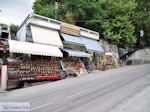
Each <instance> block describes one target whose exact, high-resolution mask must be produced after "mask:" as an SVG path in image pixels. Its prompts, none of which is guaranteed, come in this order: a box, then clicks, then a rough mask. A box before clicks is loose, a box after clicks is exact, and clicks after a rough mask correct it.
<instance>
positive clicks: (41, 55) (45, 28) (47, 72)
mask: <svg viewBox="0 0 150 112" xmlns="http://www.w3.org/2000/svg"><path fill="white" fill-rule="evenodd" d="M40 18H41V17H40V16H38V15H32V16H31V17H29V18H27V19H26V20H25V21H24V22H23V24H22V25H21V27H20V28H19V30H18V33H17V38H18V40H19V41H16V40H9V41H8V42H9V49H10V52H11V53H20V54H22V56H21V57H22V58H21V59H20V60H16V61H17V62H8V80H9V81H27V80H45V79H60V78H62V77H63V76H62V73H61V68H60V66H59V62H58V61H59V59H60V58H62V57H63V54H62V52H61V50H60V48H63V44H62V41H61V39H60V36H59V32H58V31H59V29H60V25H59V23H58V22H57V21H55V20H53V21H52V20H50V19H48V18H41V19H40ZM50 21H52V22H50Z"/></svg>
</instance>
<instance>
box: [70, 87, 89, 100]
mask: <svg viewBox="0 0 150 112" xmlns="http://www.w3.org/2000/svg"><path fill="white" fill-rule="evenodd" d="M90 90H91V89H87V90H83V91H80V92H78V93H75V94H73V95H70V96H68V97H67V98H72V97H76V96H78V95H81V94H83V93H86V92H88V91H90Z"/></svg>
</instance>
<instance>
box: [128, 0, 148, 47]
mask: <svg viewBox="0 0 150 112" xmlns="http://www.w3.org/2000/svg"><path fill="white" fill-rule="evenodd" d="M136 2H137V6H136V8H135V10H134V12H133V13H132V14H131V20H132V22H133V24H134V26H135V36H136V38H137V43H136V46H137V47H138V48H141V46H150V1H149V0H136ZM141 30H142V31H144V35H143V37H142V36H140V31H141Z"/></svg>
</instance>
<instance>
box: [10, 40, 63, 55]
mask: <svg viewBox="0 0 150 112" xmlns="http://www.w3.org/2000/svg"><path fill="white" fill-rule="evenodd" d="M8 43H9V49H10V50H9V51H10V52H16V53H25V54H33V55H43V56H54V57H63V54H62V52H61V51H60V49H59V48H58V47H57V46H51V45H43V44H37V43H29V42H21V41H15V40H8Z"/></svg>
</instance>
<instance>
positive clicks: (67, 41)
mask: <svg viewBox="0 0 150 112" xmlns="http://www.w3.org/2000/svg"><path fill="white" fill-rule="evenodd" d="M60 36H61V39H62V41H63V44H64V48H63V49H61V50H62V52H63V54H64V57H63V59H62V61H61V63H62V68H63V69H64V70H66V71H67V72H68V74H78V75H81V74H84V73H87V70H86V66H85V60H86V59H88V58H90V54H88V53H86V52H85V51H86V48H85V45H84V43H83V41H82V39H81V38H80V28H79V27H77V26H74V25H70V24H67V23H61V33H60Z"/></svg>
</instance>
